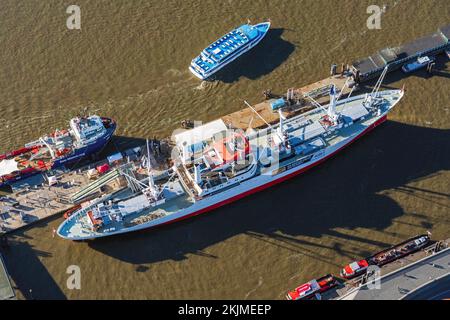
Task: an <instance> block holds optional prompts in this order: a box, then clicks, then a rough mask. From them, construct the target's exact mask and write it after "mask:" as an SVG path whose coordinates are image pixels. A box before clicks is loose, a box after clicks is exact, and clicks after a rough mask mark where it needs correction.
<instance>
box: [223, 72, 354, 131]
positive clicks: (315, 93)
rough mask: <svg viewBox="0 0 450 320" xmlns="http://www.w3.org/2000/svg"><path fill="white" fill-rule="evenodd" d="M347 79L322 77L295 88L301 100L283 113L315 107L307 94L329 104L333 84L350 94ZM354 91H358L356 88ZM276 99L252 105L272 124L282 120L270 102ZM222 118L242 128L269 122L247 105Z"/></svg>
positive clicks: (256, 126)
mask: <svg viewBox="0 0 450 320" xmlns="http://www.w3.org/2000/svg"><path fill="white" fill-rule="evenodd" d="M347 80H348V81H350V78H349V77H346V76H342V75H340V74H339V75H335V76H331V77H328V78H325V79H322V80H320V81H317V82H314V83H312V84H309V85H306V86H304V87H301V88H299V89H294V90H293V92H294V93H295V94H296V95H297V96H298V98H299V100H300V101H299V103H296V104H293V105H291V106H287V107H285V108H283V115H284V116H285V117H286V118H288V119H289V118H292V117H294V116H296V115H298V114H300V113H303V112H306V111H308V110H311V109H312V108H315V106H314V105H313V104H312V103H311V101H310V100H309V99H305V98H304V97H305V96H307V95H308V96H312V97H314V99H315V100H316V101H317V102H319V103H321V104H323V105H324V104H327V103H328V102H329V92H330V88H331V85H332V84H334V85H335V86H336V88H337V89H338V91H340V90H341V89H342V88H344V90H343V92H342V96H346V95H348V94H349V93H350V91H351V88H349V87H348V86H345V87H344V85H345V83H346V82H347ZM354 91H356V88H355V90H354ZM274 100H275V99H269V100H266V101H263V102H261V103H258V104H256V105H253V106H252V107H253V108H254V109H255V110H256V112H258V114H259V115H260V116H261V117H262V118H263V119H264V120H266V121H267V122H268V123H269V124H271V125H272V124H275V123H278V121H279V120H280V119H279V115H278V111H273V110H272V109H271V107H270V103H271V102H272V101H274ZM221 119H222V120H223V122H224V123H225V124H226V125H227V126H229V127H232V128H237V129H242V130H247V129H248V128H252V129H261V128H263V127H266V126H267V124H266V123H265V122H264V121H263V120H262V119H261V118H260V117H258V116H257V115H256V114H255V113H254V111H253V110H251V109H250V108H247V107H246V108H243V109H241V110H238V111H236V112H233V113H231V114H228V115H225V116H223V117H222V118H221Z"/></svg>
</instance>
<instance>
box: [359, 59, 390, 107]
mask: <svg viewBox="0 0 450 320" xmlns="http://www.w3.org/2000/svg"><path fill="white" fill-rule="evenodd" d="M388 69H389V65H387V66H386V67H384V69H383V72H382V73H381V75H380V77H379V78H378V80H377V83H376V84H375V86H374V87H373V90H372V92H371V93H370V94H368V95H366V98H365V99H364V104H367V105H368V107H372V104H373V102H374V100H375V99H376V98H378V92H379V91H380V87H381V84H382V83H383V80H384V78H385V77H386V74H387V72H388Z"/></svg>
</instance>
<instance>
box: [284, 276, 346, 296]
mask: <svg viewBox="0 0 450 320" xmlns="http://www.w3.org/2000/svg"><path fill="white" fill-rule="evenodd" d="M337 285H338V281H337V280H336V278H335V277H334V276H333V275H331V274H328V275H326V276H324V277H322V278H319V279H317V280H315V279H314V280H311V281H309V282H307V283H305V284H303V285H301V286H299V287H297V288H295V289H294V290H293V291H289V292H288V293H287V295H286V299H287V300H308V299H312V298H314V297H318V295H320V294H322V293H324V292H326V291H328V290H330V289H332V288H334V287H336V286H337Z"/></svg>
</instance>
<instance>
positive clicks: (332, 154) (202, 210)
mask: <svg viewBox="0 0 450 320" xmlns="http://www.w3.org/2000/svg"><path fill="white" fill-rule="evenodd" d="M386 119H387V115H384V116H383V117H381V118H380V119H378V120H377V121H376V122H375V123H374V124H372V125H371V126H370V127H368V128H367V129H365V130H364V131H363V132H361V133H360V134H359V135H358V136H357V137H356V138H355V139H353V140H352V141H351V142H349V143H348V144H346V145H344V146H342V147H341V148H339V149H338V150H336V151H335V152H333V153H330V154H329V155H328V156H326V157H325V158H323V159H321V160H319V161H317V162H314V163H312V164H310V165H309V166H307V167H304V168H303V169H301V170H299V171H296V172H293V173H290V174H288V175H286V176H284V177H281V178H279V179H276V180H273V181H270V182H268V183H266V184H264V185H262V186H259V187H256V188H254V189H251V190H248V191H246V192H243V193H241V194H239V195H237V196H234V197H232V198H229V199H226V200H224V201H221V202H218V203H216V204H213V205H212V206H209V207H206V208H204V209H201V210H199V211H196V212H193V213H191V214H188V215H186V216H183V217H180V218H177V219H174V220H171V221H167V222H165V223H162V224H160V225H157V226H154V227H159V226H163V225H168V224H171V223H174V222H177V221H181V220H184V219H188V218H190V217H194V216H198V215H200V214H202V213H205V212H208V211H211V210H214V209H217V208H219V207H222V206H224V205H226V204H229V203H232V202H235V201H237V200H239V199H242V198H244V197H246V196H249V195H251V194H254V193H256V192H258V191H261V190H264V189H266V188H269V187H271V186H273V185H276V184H278V183H280V182H283V181H286V180H288V179H290V178H292V177H295V176H297V175H299V174H301V173H304V172H305V171H307V170H309V169H311V168H313V167H315V166H317V165H319V164H321V163H322V162H324V161H326V160H327V159H329V158H331V157H332V156H334V155H335V154H337V153H338V152H339V151H341V150H342V149H344V148H345V147H347V146H349V145H351V144H352V143H353V142H355V141H356V140H358V139H359V138H361V137H363V136H364V135H365V134H366V133H369V132H370V131H372V130H373V129H375V128H376V127H377V126H379V125H380V124H382V123H383V122H385V121H386ZM154 227H153V228H154Z"/></svg>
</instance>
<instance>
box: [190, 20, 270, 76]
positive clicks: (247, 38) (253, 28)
mask: <svg viewBox="0 0 450 320" xmlns="http://www.w3.org/2000/svg"><path fill="white" fill-rule="evenodd" d="M269 29H270V22H264V23H259V24H256V25H250V24H248V23H247V24H244V25H242V26H240V27H238V28H236V29H234V30H233V31H231V32H229V33H227V34H226V35H224V36H223V37H221V38H220V39H219V40H217V41H216V42H214V43H212V44H211V45H210V46H208V47H207V48H205V49H204V50H203V51H202V52H201V53H200V55H199V56H198V57H196V58H195V59H193V60H192V62H191V66H190V67H189V70H190V71H191V72H192V73H193V74H194V75H195V76H196V77H198V78H200V79H202V80H204V79H206V78H208V77H210V76H211V75H213V74H214V73H216V72H217V71H219V70H220V69H222V68H223V67H225V66H226V65H227V64H229V63H231V62H232V61H234V60H235V59H237V58H238V57H240V56H241V55H242V54H244V53H245V52H247V51H249V50H250V49H252V48H253V47H255V46H256V45H257V44H258V43H259V42H260V41H261V40H262V39H263V38H264V37H265V35H266V34H267V32H268V31H269Z"/></svg>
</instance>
